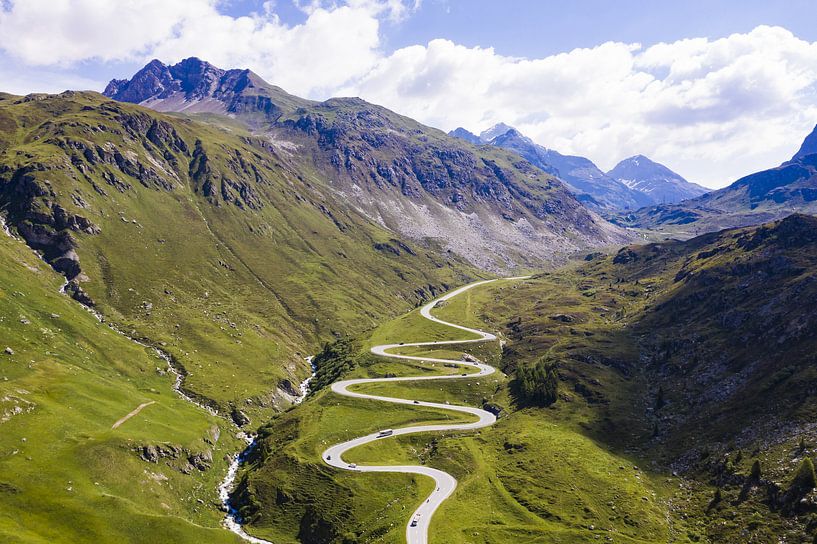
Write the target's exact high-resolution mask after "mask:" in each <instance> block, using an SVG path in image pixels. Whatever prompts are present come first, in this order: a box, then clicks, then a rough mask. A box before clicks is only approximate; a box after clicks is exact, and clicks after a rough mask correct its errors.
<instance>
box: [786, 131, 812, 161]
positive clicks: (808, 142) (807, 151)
mask: <svg viewBox="0 0 817 544" xmlns="http://www.w3.org/2000/svg"><path fill="white" fill-rule="evenodd" d="M813 153H817V126H815V127H814V130H812V131H811V134H809V135H808V136H806V139H805V140H803V145H801V146H800V150H799V151H797V153H795V154H794V157H792V158H791V160H793V161H795V160H797V159H801V158H803V157H805V156H806V155H811V154H813Z"/></svg>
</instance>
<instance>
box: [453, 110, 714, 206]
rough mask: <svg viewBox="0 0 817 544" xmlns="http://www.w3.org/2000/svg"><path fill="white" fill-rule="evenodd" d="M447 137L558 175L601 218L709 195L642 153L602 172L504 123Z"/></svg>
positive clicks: (457, 132)
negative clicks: (491, 149) (505, 152)
mask: <svg viewBox="0 0 817 544" xmlns="http://www.w3.org/2000/svg"><path fill="white" fill-rule="evenodd" d="M449 135H451V136H454V137H457V138H461V139H464V140H467V141H470V142H472V143H481V144H486V145H492V146H496V147H501V148H504V149H508V150H511V151H514V152H515V153H518V154H519V155H520V156H521V157H523V158H525V159H526V160H528V161H530V163H531V164H533V165H535V166H537V167H539V168H540V169H541V170H543V171H545V172H547V173H549V174H552V175H554V176H556V177H558V178H559V179H560V180H562V181H563V182H564V183H565V185H566V186H567V187H568V188H569V189H570V191H571V192H573V193H574V194H575V195H576V198H578V199H579V200H580V201H581V202H583V203H584V204H585V205H587V206H588V207H589V208H591V209H594V210H597V211H599V212H600V213H602V214H609V213H614V212H616V211H621V210H637V209H639V208H641V207H644V206H650V205H654V204H663V203H672V202H678V201H680V200H685V199H687V198H692V197H695V196H699V195H701V194H703V193H705V192H706V191H707V190H706V189H704V188H703V187H701V186H699V185H696V184H694V183H690V182H688V181H686V180H685V179H684V178H682V177H681V176H679V175H678V174H676V173H675V172H673V171H672V170H670V169H669V168H667V167H666V166H663V165H661V164H658V163H656V162H653V161H651V160H650V159H648V158H647V157H644V156H643V155H638V156H635V157H630V158H629V159H625V160H623V161H621V162H620V163H619V164H618V165H616V167H615V168H613V169H612V170H611V171H609V172H606V173H605V172H602V171H601V170H600V169H599V167H598V166H596V165H595V164H593V162H592V161H591V160H590V159H587V158H585V157H579V156H573V155H563V154H561V153H559V152H558V151H555V150H553V149H548V148H546V147H543V146H541V145H539V144H537V143H535V142H534V141H533V140H531V139H530V138H528V137H527V136H523V135H522V134H521V133H520V132H519V131H518V130H516V129H515V128H513V127H510V126H508V125H505V124H504V123H499V124H497V125H495V126H493V127H491V128H489V129H488V130H486V131H484V132H482V133H481V134H480V135H479V136H476V135H474V134H472V133H471V132H468V131H467V130H465V129H463V128H457V129H456V130H453V131H451V132H449Z"/></svg>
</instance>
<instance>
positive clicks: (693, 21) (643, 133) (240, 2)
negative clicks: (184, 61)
mask: <svg viewBox="0 0 817 544" xmlns="http://www.w3.org/2000/svg"><path fill="white" fill-rule="evenodd" d="M813 13H814V11H813V2H807V1H800V0H792V1H787V2H782V1H765V2H761V1H743V2H738V1H729V2H727V1H720V2H719V1H708V2H703V1H697V0H694V1H684V2H677V1H675V2H663V1H655V2H641V1H632V0H630V1H621V0H619V1H615V2H613V1H599V0H585V1H564V0H562V1H560V2H554V1H532V0H531V1H521V0H519V1H503V2H499V1H487V0H468V1H466V0H422V1H421V2H415V0H333V1H325V0H314V1H313V0H300V2H298V3H294V2H293V1H292V0H277V1H275V2H262V1H254V0H221V1H219V0H173V1H169V0H131V1H129V2H128V3H127V4H125V3H123V2H114V1H112V0H25V1H23V0H0V90H4V91H9V92H14V93H19V94H24V93H27V92H32V91H44V92H57V91H60V90H63V89H65V88H74V89H76V88H83V89H95V90H101V88H102V87H103V86H104V84H105V83H106V82H107V81H108V80H109V79H111V78H113V77H117V78H121V77H129V76H130V75H132V74H133V72H135V71H136V70H137V69H139V68H140V67H141V66H142V65H143V64H144V63H145V62H146V61H147V60H149V59H150V58H153V57H157V58H160V59H161V60H163V61H165V62H168V63H170V62H177V61H178V60H180V59H181V58H184V57H186V56H192V55H195V56H199V57H201V58H204V59H206V60H210V61H211V62H213V63H214V64H217V65H219V66H222V67H248V68H251V69H253V70H254V71H256V72H258V73H259V74H260V75H261V76H262V77H264V78H265V79H267V80H268V81H270V82H273V83H276V84H278V85H281V86H282V87H284V88H285V89H287V90H289V91H291V92H293V93H295V94H299V95H302V96H308V97H310V98H316V99H323V98H327V97H329V96H333V95H356V96H361V97H363V98H365V99H367V100H370V101H373V102H376V103H379V104H383V105H385V106H387V107H389V108H391V109H394V110H396V111H398V112H400V113H404V114H406V115H409V116H412V117H414V118H416V119H418V120H420V121H422V122H425V123H427V124H430V125H432V126H435V127H438V128H441V129H443V130H450V129H452V128H455V127H456V126H460V125H461V126H465V127H466V128H469V129H471V130H473V131H477V132H478V131H480V130H484V129H485V128H487V127H488V126H490V125H491V124H493V123H496V122H500V121H504V122H506V123H508V124H511V125H514V126H516V127H517V128H519V129H520V130H521V131H522V132H523V133H525V134H527V135H529V136H530V137H532V138H533V139H534V140H535V141H537V142H538V143H540V144H542V145H545V146H547V147H552V148H555V149H557V150H559V151H562V152H566V153H575V154H581V155H584V156H588V157H589V158H591V159H593V160H594V161H596V162H597V163H598V164H599V166H600V167H602V168H604V169H607V168H611V167H612V166H613V165H614V164H615V163H616V162H617V161H618V160H620V159H622V158H624V157H626V156H629V155H634V154H638V153H643V154H645V155H648V156H650V157H651V158H653V159H655V160H658V161H660V162H663V163H665V164H667V165H668V166H670V167H671V168H673V169H674V170H676V171H678V172H679V173H681V174H682V175H684V176H686V177H687V178H689V179H690V180H692V181H698V182H701V183H703V184H706V185H709V186H712V187H717V186H723V185H725V184H727V183H729V182H731V181H733V180H734V179H736V178H737V177H739V176H741V175H744V174H747V173H750V172H752V171H755V170H758V169H761V168H765V167H768V166H772V165H775V164H778V163H780V162H782V161H783V160H786V159H787V158H788V157H789V156H791V155H792V154H793V153H794V151H795V150H796V148H797V147H798V145H799V143H800V141H801V140H802V138H803V137H805V135H806V134H807V133H808V132H809V131H810V130H811V128H812V127H813V126H814V124H815V123H817V98H816V97H817V25H814V24H813V19H814V16H813ZM44 37H48V39H44Z"/></svg>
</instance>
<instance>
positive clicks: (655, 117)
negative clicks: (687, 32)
mask: <svg viewBox="0 0 817 544" xmlns="http://www.w3.org/2000/svg"><path fill="white" fill-rule="evenodd" d="M342 92H343V93H346V94H359V95H361V96H363V97H365V98H367V99H369V100H372V101H374V102H378V103H382V104H384V105H386V106H388V107H392V108H398V109H399V110H400V111H401V112H403V113H405V114H407V115H410V116H413V117H417V118H418V119H421V120H423V121H425V122H428V123H430V124H432V125H434V126H438V127H441V128H443V129H446V130H448V129H451V128H454V127H456V126H458V125H462V126H465V127H466V128H469V129H471V130H474V131H480V130H483V129H485V128H487V127H489V126H490V125H492V124H494V123H497V122H500V121H502V122H505V123H508V124H511V125H514V126H516V127H517V128H518V129H520V131H522V132H523V133H525V134H527V135H529V136H530V137H532V138H533V139H534V140H535V141H537V142H539V143H541V144H542V145H545V146H547V147H551V148H554V149H557V150H559V151H561V152H563V153H576V154H582V155H585V156H588V157H590V158H591V159H593V160H594V161H596V162H597V163H598V164H599V165H600V166H601V167H603V168H610V167H612V166H613V165H614V164H615V163H616V162H617V161H618V160H620V159H622V158H624V157H626V156H629V155H634V154H637V153H643V154H645V155H649V156H651V157H652V158H654V159H655V160H658V161H661V162H664V163H665V164H667V165H669V166H670V167H671V168H674V169H676V170H677V171H679V172H680V173H681V174H683V175H685V176H687V177H688V178H689V179H691V180H694V181H699V182H702V183H704V184H707V185H710V186H722V185H725V184H727V183H729V182H731V181H733V180H734V179H736V178H737V177H738V176H740V175H743V174H747V173H749V172H752V171H755V170H758V169H762V168H767V167H769V166H773V165H775V164H776V163H779V162H781V161H782V160H785V159H786V158H789V157H790V156H791V155H792V154H793V152H794V151H796V149H797V147H798V146H799V143H800V141H801V140H802V138H804V137H805V135H806V134H808V132H809V131H810V130H811V129H812V128H813V127H814V125H815V123H817V43H809V42H806V41H803V40H800V39H798V38H797V37H796V36H794V35H793V34H792V33H791V32H789V31H788V30H786V29H783V28H779V27H766V26H761V27H758V28H755V29H754V30H752V31H751V32H748V33H745V34H734V35H731V36H728V37H726V38H722V39H716V40H708V39H703V38H700V39H688V40H681V41H677V42H673V43H661V44H657V45H653V46H650V47H643V46H641V45H640V44H624V43H604V44H601V45H598V46H596V47H593V48H586V49H576V50H573V51H570V52H566V53H563V54H558V55H553V56H549V57H546V58H541V59H518V58H511V57H505V56H502V55H499V54H497V53H496V52H495V51H493V50H492V49H482V48H467V47H463V46H460V45H457V44H454V43H452V42H450V41H447V40H434V41H432V42H430V43H429V44H427V45H425V46H413V47H407V48H404V49H401V50H398V51H396V52H394V53H393V54H392V55H390V56H388V57H386V58H381V59H380V61H379V62H378V63H377V64H376V65H375V66H374V67H373V68H372V69H371V70H370V71H369V72H368V73H367V74H366V75H365V76H364V77H362V78H359V79H357V80H355V81H353V82H351V83H350V84H348V85H346V86H345V87H344V88H343V89H342Z"/></svg>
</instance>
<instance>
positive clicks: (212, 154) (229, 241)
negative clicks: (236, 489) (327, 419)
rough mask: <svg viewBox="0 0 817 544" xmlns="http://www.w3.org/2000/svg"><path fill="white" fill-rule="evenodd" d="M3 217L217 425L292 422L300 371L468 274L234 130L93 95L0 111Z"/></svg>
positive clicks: (10, 104) (34, 101)
mask: <svg viewBox="0 0 817 544" xmlns="http://www.w3.org/2000/svg"><path fill="white" fill-rule="evenodd" d="M0 119H2V122H3V123H4V125H3V126H4V130H3V135H4V136H3V137H4V144H3V147H2V148H0V207H2V208H3V209H4V210H5V212H6V214H7V215H8V219H9V223H10V224H11V225H12V229H13V230H15V231H16V232H19V233H20V234H21V235H22V236H24V237H25V238H26V240H27V241H28V243H29V244H30V245H31V246H32V247H35V248H38V249H40V250H41V251H43V252H44V254H45V256H46V258H47V259H48V260H49V261H50V262H51V263H52V264H54V266H55V267H57V268H58V269H59V270H62V271H63V272H65V274H66V275H67V276H68V277H69V278H72V285H71V288H70V289H69V290H71V291H73V292H75V293H76V294H77V298H79V299H82V300H86V302H87V299H88V298H90V299H92V301H93V302H94V303H95V304H96V306H97V308H98V309H99V310H100V311H101V312H102V313H103V314H104V315H106V316H107V318H108V319H110V320H112V321H115V322H117V323H119V324H120V325H121V326H122V327H123V328H125V329H126V330H129V331H130V330H133V331H134V334H135V335H136V336H145V337H147V338H149V339H150V340H151V341H152V342H158V343H161V344H162V345H163V346H164V348H165V349H166V350H167V351H168V352H169V353H171V354H172V355H173V356H174V357H175V358H176V359H177V360H178V363H179V365H180V366H183V367H184V369H185V370H186V372H187V380H186V386H187V388H188V389H189V390H190V391H191V392H192V393H194V394H195V395H197V396H199V397H200V398H202V399H203V400H205V401H206V402H208V403H211V404H212V405H213V406H217V407H218V408H219V409H220V410H221V411H223V412H230V411H232V410H237V409H240V410H243V411H245V412H249V413H252V412H253V410H257V409H259V408H262V409H265V410H269V409H270V408H275V407H279V408H280V407H281V406H285V405H286V403H287V399H288V398H289V397H288V395H291V394H292V393H294V389H293V385H292V384H295V383H297V382H298V381H299V380H300V379H302V378H303V377H305V375H306V373H307V365H306V364H305V363H304V361H303V357H305V356H306V355H307V354H309V353H310V352H311V351H312V350H314V349H315V348H316V346H317V345H319V343H320V342H321V341H323V340H325V339H328V338H331V337H332V334H333V333H334V332H336V331H355V330H362V329H364V328H367V327H370V326H371V325H373V324H374V323H375V322H376V321H377V320H378V319H380V318H381V317H382V316H387V315H393V314H395V313H399V312H401V311H405V310H407V309H409V308H411V307H412V306H414V305H415V304H417V303H418V302H419V301H421V300H423V299H425V298H427V297H429V296H430V295H431V294H433V293H435V292H438V291H440V290H442V289H444V288H445V286H446V285H452V284H459V283H462V282H463V281H465V280H467V279H468V278H471V277H473V275H474V274H475V272H474V271H473V269H472V268H471V267H469V266H467V265H465V264H463V262H462V261H461V260H460V259H458V258H457V257H455V256H451V255H446V254H445V253H444V252H441V251H440V250H439V248H437V247H436V246H435V245H434V243H433V242H427V243H414V242H411V243H408V242H404V241H402V240H400V239H398V238H396V237H395V235H394V233H392V232H389V231H387V230H385V229H383V228H382V227H379V226H376V225H375V224H374V223H372V222H371V221H369V220H368V219H366V218H365V217H363V216H362V215H360V214H359V213H358V212H357V211H355V210H354V209H353V208H352V207H351V206H348V205H347V204H345V203H343V202H341V201H338V200H337V198H335V197H334V195H332V194H331V193H330V192H329V191H328V190H327V188H326V183H325V180H324V179H322V178H318V177H317V176H316V174H314V173H310V172H309V171H295V170H293V169H292V168H290V167H289V166H288V165H287V164H286V163H285V161H284V160H283V159H282V158H281V156H280V155H279V154H278V153H277V152H276V151H275V150H274V149H272V148H271V147H270V145H269V143H268V141H267V140H265V139H264V138H260V137H253V136H251V135H249V134H248V133H245V132H241V130H240V129H239V128H238V127H232V128H230V127H216V126H212V125H206V124H202V123H196V122H192V121H190V120H184V119H178V118H172V117H167V116H163V115H161V114H157V113H155V112H151V111H150V110H145V109H143V108H139V107H136V106H130V105H127V104H122V103H117V102H113V101H110V100H108V99H104V98H102V97H100V96H99V95H96V94H93V93H86V94H83V93H64V94H63V95H59V96H46V95H43V96H29V97H26V98H19V97H6V98H4V99H3V100H0Z"/></svg>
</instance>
